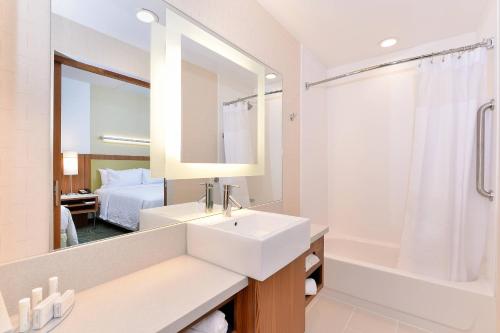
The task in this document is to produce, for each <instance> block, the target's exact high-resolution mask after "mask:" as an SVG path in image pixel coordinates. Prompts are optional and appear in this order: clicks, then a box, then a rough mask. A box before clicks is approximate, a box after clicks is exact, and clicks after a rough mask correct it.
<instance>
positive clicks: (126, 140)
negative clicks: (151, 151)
mask: <svg viewBox="0 0 500 333" xmlns="http://www.w3.org/2000/svg"><path fill="white" fill-rule="evenodd" d="M101 139H102V141H104V142H106V143H121V144H127V145H144V146H149V144H150V143H151V141H150V140H149V139H137V138H127V137H120V136H113V135H103V136H101Z"/></svg>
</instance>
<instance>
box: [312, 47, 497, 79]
mask: <svg viewBox="0 0 500 333" xmlns="http://www.w3.org/2000/svg"><path fill="white" fill-rule="evenodd" d="M479 47H486V48H487V49H492V48H493V47H494V44H493V39H492V38H488V39H485V40H483V41H482V42H479V43H476V44H472V45H467V46H462V47H458V48H455V49H449V50H444V51H441V52H434V53H428V54H423V55H420V56H416V57H411V58H406V59H400V60H395V61H390V62H386V63H383V64H379V65H375V66H370V67H365V68H362V69H358V70H355V71H352V72H348V73H344V74H340V75H336V76H333V77H329V78H327V79H324V80H320V81H316V82H306V89H309V88H311V87H314V86H317V85H319V84H322V83H326V82H330V81H334V80H338V79H343V78H345V77H348V76H352V75H356V74H361V73H364V72H368V71H373V70H375V69H379V68H384V67H389V66H393V65H399V64H404V63H406V62H411V61H416V60H420V59H426V58H432V57H438V56H444V55H447V54H450V53H457V52H465V51H471V50H474V49H477V48H479Z"/></svg>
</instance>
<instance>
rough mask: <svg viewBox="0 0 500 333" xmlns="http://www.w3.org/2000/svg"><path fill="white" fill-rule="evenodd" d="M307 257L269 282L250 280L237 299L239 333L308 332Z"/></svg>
mask: <svg viewBox="0 0 500 333" xmlns="http://www.w3.org/2000/svg"><path fill="white" fill-rule="evenodd" d="M304 262H305V256H304V255H301V256H300V257H299V258H297V259H295V260H294V261H293V262H292V263H290V264H289V265H288V266H286V267H284V268H282V269H281V270H280V271H279V272H277V273H275V274H274V275H273V276H271V277H269V278H268V279H266V280H265V281H256V280H254V279H249V281H248V287H247V288H246V289H245V290H243V291H242V292H240V293H239V294H238V295H237V297H236V315H235V322H236V324H235V325H236V327H235V328H236V332H238V333H304V331H305V296H304V295H305V285H304Z"/></svg>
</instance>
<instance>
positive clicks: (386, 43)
mask: <svg viewBox="0 0 500 333" xmlns="http://www.w3.org/2000/svg"><path fill="white" fill-rule="evenodd" d="M397 43H398V40H397V39H396V38H387V39H384V40H383V41H381V42H380V47H391V46H394V45H396V44H397Z"/></svg>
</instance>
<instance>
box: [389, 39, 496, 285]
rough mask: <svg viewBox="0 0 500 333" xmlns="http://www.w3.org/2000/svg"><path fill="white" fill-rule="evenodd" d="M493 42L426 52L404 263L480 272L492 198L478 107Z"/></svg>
mask: <svg viewBox="0 0 500 333" xmlns="http://www.w3.org/2000/svg"><path fill="white" fill-rule="evenodd" d="M485 80H486V50H485V49H484V48H480V49H476V50H475V51H472V52H466V53H464V54H462V55H457V54H454V55H448V56H446V57H445V58H442V57H436V58H434V59H433V60H432V61H431V60H426V61H424V63H422V64H421V66H420V68H419V70H418V87H417V89H418V91H417V107H416V113H415V127H414V138H413V152H412V163H411V170H410V179H409V189H408V197H407V206H406V216H405V225H404V230H403V236H402V240H401V252H400V258H399V265H400V267H401V268H403V269H406V270H409V271H412V272H415V273H420V274H425V275H427V276H432V277H436V278H440V279H445V280H449V281H472V280H475V279H477V277H478V274H479V271H480V266H481V262H482V259H483V256H484V253H485V247H486V234H487V228H488V221H489V220H490V216H489V214H490V206H491V203H490V202H489V201H488V200H487V199H486V198H484V197H481V196H480V195H479V194H478V193H477V192H476V186H475V163H476V158H475V130H476V112H477V109H478V108H479V106H480V105H481V104H482V103H484V102H486V100H485V98H484V97H485V96H484V94H483V91H484V87H485Z"/></svg>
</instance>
